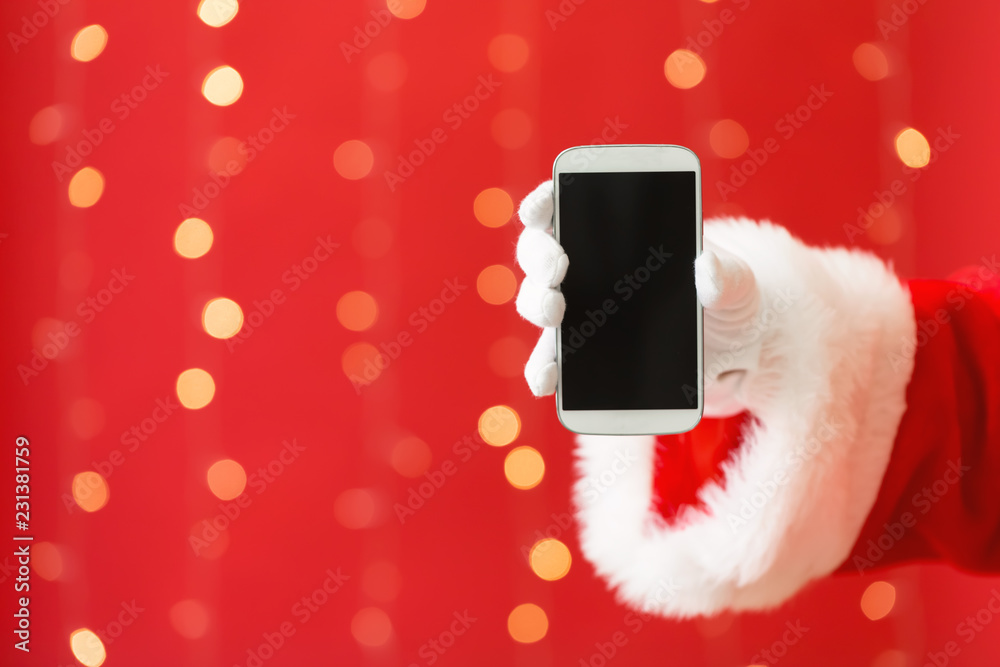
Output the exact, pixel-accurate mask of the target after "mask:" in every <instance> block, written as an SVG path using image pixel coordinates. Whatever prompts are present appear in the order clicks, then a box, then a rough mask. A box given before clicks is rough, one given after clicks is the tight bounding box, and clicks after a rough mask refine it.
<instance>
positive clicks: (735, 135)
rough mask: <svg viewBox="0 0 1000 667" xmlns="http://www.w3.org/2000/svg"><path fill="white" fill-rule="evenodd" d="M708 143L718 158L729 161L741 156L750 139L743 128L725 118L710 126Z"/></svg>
mask: <svg viewBox="0 0 1000 667" xmlns="http://www.w3.org/2000/svg"><path fill="white" fill-rule="evenodd" d="M708 142H709V144H710V145H711V146H712V150H713V151H715V154H716V155H718V156H719V157H723V158H726V159H729V160H732V159H733V158H738V157H739V156H741V155H743V154H744V153H745V152H746V150H747V146H749V145H750V137H748V136H747V131H746V130H744V129H743V126H742V125H740V124H739V123H737V122H736V121H735V120H731V119H729V118H725V119H723V120H720V121H719V122H717V123H716V124H715V125H713V126H712V130H711V131H710V132H709V134H708Z"/></svg>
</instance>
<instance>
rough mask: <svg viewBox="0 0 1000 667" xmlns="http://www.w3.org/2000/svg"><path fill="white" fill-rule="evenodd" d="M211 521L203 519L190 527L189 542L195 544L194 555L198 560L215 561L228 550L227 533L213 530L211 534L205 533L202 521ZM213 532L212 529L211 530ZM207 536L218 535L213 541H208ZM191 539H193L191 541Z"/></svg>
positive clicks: (226, 531) (228, 538)
mask: <svg viewBox="0 0 1000 667" xmlns="http://www.w3.org/2000/svg"><path fill="white" fill-rule="evenodd" d="M206 520H207V521H211V520H210V519H203V520H202V521H199V522H197V523H196V524H194V525H193V526H191V536H190V538H189V542H190V543H192V544H197V547H196V551H197V553H196V554H195V555H196V556H198V558H204V559H205V560H217V559H219V558H221V557H222V555H223V554H225V553H226V550H227V549H229V540H230V537H229V531H228V530H223V531H218V530H215V532H213V533H207V529H206V526H205V523H204V521H206ZM213 530H214V529H213ZM209 535H218V537H215V539H208V537H209ZM191 538H194V539H193V540H191Z"/></svg>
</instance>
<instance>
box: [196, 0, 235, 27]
mask: <svg viewBox="0 0 1000 667" xmlns="http://www.w3.org/2000/svg"><path fill="white" fill-rule="evenodd" d="M238 11H240V3H239V2H237V0H201V2H200V3H199V4H198V18H200V19H201V20H202V21H204V22H205V25H208V26H211V27H213V28H221V27H222V26H224V25H226V24H227V23H229V22H230V21H232V20H233V19H234V18H236V12H238Z"/></svg>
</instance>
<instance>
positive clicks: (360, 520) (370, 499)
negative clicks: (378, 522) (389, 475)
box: [333, 489, 376, 530]
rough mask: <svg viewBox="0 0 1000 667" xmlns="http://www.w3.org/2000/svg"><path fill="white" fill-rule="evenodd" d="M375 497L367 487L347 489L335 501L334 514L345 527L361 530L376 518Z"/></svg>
mask: <svg viewBox="0 0 1000 667" xmlns="http://www.w3.org/2000/svg"><path fill="white" fill-rule="evenodd" d="M375 510H376V507H375V497H374V496H372V494H371V492H370V491H368V490H367V489H347V490H346V491H343V492H342V493H341V494H340V495H339V496H337V500H335V501H334V503H333V516H334V517H335V518H336V519H337V522H338V523H340V525H342V526H343V527H344V528H350V529H351V530H361V529H362V528H368V527H369V526H371V525H372V522H373V521H374V520H375Z"/></svg>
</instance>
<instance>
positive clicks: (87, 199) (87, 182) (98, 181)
mask: <svg viewBox="0 0 1000 667" xmlns="http://www.w3.org/2000/svg"><path fill="white" fill-rule="evenodd" d="M68 192H69V203H70V204H72V205H73V206H76V207H78V208H90V207H91V206H93V205H94V204H96V203H97V202H98V200H100V198H101V195H102V194H104V174H102V173H101V172H99V171H97V170H96V169H94V168H93V167H84V168H83V169H81V170H80V171H78V172H76V173H75V174H73V178H71V179H69V189H68Z"/></svg>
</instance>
